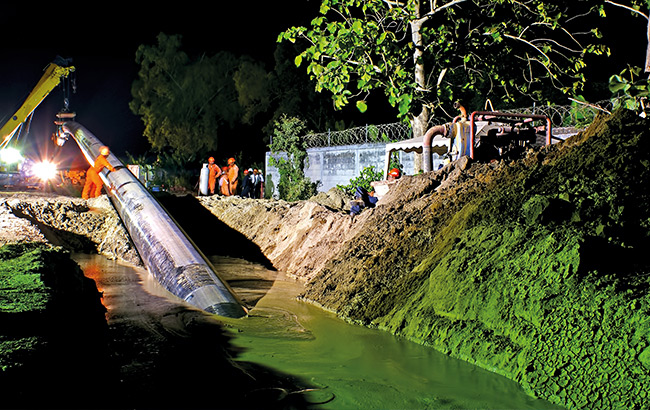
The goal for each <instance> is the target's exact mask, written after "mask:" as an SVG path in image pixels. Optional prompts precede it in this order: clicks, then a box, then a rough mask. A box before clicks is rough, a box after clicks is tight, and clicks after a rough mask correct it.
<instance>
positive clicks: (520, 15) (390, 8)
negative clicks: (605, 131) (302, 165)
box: [278, 0, 606, 135]
mask: <svg viewBox="0 0 650 410" xmlns="http://www.w3.org/2000/svg"><path fill="white" fill-rule="evenodd" d="M597 3H598V2H596V1H595V0H572V1H565V2H549V1H541V0H528V1H519V0H492V1H484V0H430V1H424V0H322V3H321V7H320V15H319V16H317V17H315V18H314V19H313V20H312V22H311V26H310V27H309V28H307V27H292V28H289V29H287V30H286V31H284V32H283V33H281V34H280V35H279V37H278V41H285V40H288V41H292V42H295V41H297V40H299V39H302V40H306V42H307V43H306V46H307V47H306V49H304V50H303V51H302V52H301V53H300V54H299V55H298V56H297V57H296V58H295V63H296V65H298V66H300V65H301V64H302V63H303V62H306V63H307V72H308V73H309V74H310V76H311V78H312V79H313V80H315V82H316V89H317V90H318V91H322V90H329V91H330V92H332V95H333V99H334V104H335V105H336V106H337V107H338V108H341V107H343V106H345V105H347V104H348V103H349V102H350V100H356V106H357V108H358V109H359V110H360V111H365V110H366V109H367V103H366V101H365V99H366V98H367V96H368V95H369V93H370V92H371V91H373V90H377V89H379V90H382V91H383V92H384V94H385V96H386V97H387V99H388V101H389V103H390V104H391V105H392V106H394V107H396V108H398V110H399V115H400V117H402V118H407V119H409V120H410V122H411V126H412V128H413V132H414V135H423V134H424V132H425V131H426V128H427V126H428V121H429V118H430V116H431V114H432V112H434V111H435V110H439V109H444V105H445V104H449V105H450V104H451V103H452V102H453V101H455V100H459V99H465V100H471V99H474V100H476V99H477V98H476V97H477V96H479V95H480V96H481V98H482V99H483V101H484V100H485V99H486V98H492V99H502V100H504V101H509V102H514V101H522V100H528V101H530V100H532V101H539V102H545V101H548V100H549V98H552V96H550V95H549V92H554V93H556V94H559V92H558V91H562V92H569V91H571V90H574V89H579V88H580V87H581V85H582V84H583V82H584V75H583V73H582V69H583V68H584V62H583V60H582V58H583V56H584V55H585V53H604V52H606V50H605V48H604V47H602V46H598V45H592V44H589V42H590V41H592V40H593V39H594V38H595V37H597V36H598V31H597V30H590V29H589V27H587V26H586V25H585V23H584V21H585V19H586V18H587V16H591V15H593V14H594V13H595V11H596V7H595V6H596V5H597Z"/></svg>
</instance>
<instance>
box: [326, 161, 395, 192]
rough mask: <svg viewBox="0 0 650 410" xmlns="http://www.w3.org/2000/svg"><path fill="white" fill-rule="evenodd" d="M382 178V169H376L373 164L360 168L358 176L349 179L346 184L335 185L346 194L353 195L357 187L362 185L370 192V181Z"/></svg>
mask: <svg viewBox="0 0 650 410" xmlns="http://www.w3.org/2000/svg"><path fill="white" fill-rule="evenodd" d="M382 179H384V173H383V171H377V170H376V169H375V166H374V165H371V166H369V167H365V168H364V169H362V170H361V174H360V175H359V176H358V177H356V178H352V179H350V183H349V184H348V185H337V186H336V187H337V188H338V189H340V190H341V191H343V192H345V193H346V194H348V195H354V192H355V190H356V189H357V187H362V188H364V189H365V190H366V191H368V192H370V191H372V190H373V188H372V186H371V185H370V183H371V182H372V181H381V180H382Z"/></svg>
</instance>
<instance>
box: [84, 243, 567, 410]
mask: <svg viewBox="0 0 650 410" xmlns="http://www.w3.org/2000/svg"><path fill="white" fill-rule="evenodd" d="M76 259H77V261H78V262H79V264H80V265H81V266H82V268H83V269H84V271H85V272H87V276H95V279H96V281H98V284H99V285H100V287H103V288H104V289H103V291H104V292H105V293H104V294H105V297H104V299H105V305H108V306H107V307H108V310H109V313H108V318H109V326H113V327H115V326H130V325H129V322H132V325H133V326H134V327H136V328H145V329H146V330H148V332H150V333H151V334H153V335H155V337H154V339H157V340H158V342H157V343H160V340H164V339H165V338H169V337H176V336H178V335H179V334H191V331H188V330H187V329H185V328H184V326H185V325H187V324H188V323H192V322H193V321H196V320H197V318H204V317H205V315H203V314H202V312H193V308H191V307H189V306H186V305H184V304H183V303H182V301H179V300H178V299H177V298H175V297H174V296H173V295H170V294H169V293H167V292H166V291H165V290H164V289H162V288H161V287H160V286H159V285H158V284H157V283H156V282H155V280H153V279H151V278H150V276H149V275H148V274H147V273H146V272H145V271H143V270H141V269H135V270H133V269H132V268H129V267H124V266H121V265H118V264H116V263H114V262H112V261H107V260H105V259H104V258H102V257H99V256H87V255H80V256H78V257H77V258H76ZM212 262H213V264H214V265H215V267H216V269H217V271H218V272H220V274H222V275H223V276H224V277H225V279H226V280H228V282H229V283H230V285H231V287H233V289H234V290H235V292H236V293H237V294H238V295H239V296H240V298H241V299H242V300H243V301H244V302H245V303H246V304H247V305H248V306H251V307H252V309H251V310H250V314H249V316H248V317H247V318H244V319H226V318H218V320H219V322H221V324H222V326H223V325H225V329H226V333H227V334H228V335H229V338H230V339H229V343H231V344H232V345H234V347H235V350H236V351H237V353H236V354H235V356H236V357H237V361H238V362H242V363H254V364H257V365H261V366H263V367H265V368H270V369H273V370H274V371H277V372H278V373H279V374H288V375H291V376H293V377H296V378H298V379H300V380H302V381H303V382H304V383H303V384H304V385H306V386H307V388H305V389H299V390H296V391H291V390H289V389H286V388H278V389H276V391H272V389H265V391H264V394H266V395H268V396H269V399H270V400H281V399H282V398H284V397H287V396H290V395H292V394H300V395H301V396H302V397H303V398H304V399H306V400H307V401H308V402H311V403H319V404H318V405H315V406H314V407H313V408H319V409H359V408H367V409H371V408H372V409H425V408H434V409H459V408H461V409H466V408H481V409H556V408H557V407H555V406H553V405H551V404H549V403H547V402H544V401H541V400H535V399H532V398H531V397H529V396H527V395H526V394H525V393H524V392H523V391H522V390H521V389H520V388H519V386H518V385H517V384H516V383H514V382H512V381H510V380H508V379H505V378H503V377H501V376H498V375H496V374H494V373H491V372H488V371H485V370H482V369H479V368H477V367H475V366H472V365H470V364H468V363H465V362H462V361H459V360H455V359H452V358H449V357H447V356H445V355H443V354H440V353H438V352H436V351H434V350H433V349H431V348H426V347H424V346H420V345H417V344H415V343H411V342H408V341H405V340H401V339H399V338H395V337H393V336H391V335H389V334H387V333H386V332H382V331H378V330H373V329H367V328H363V327H359V326H354V325H350V324H348V323H346V322H344V321H342V320H340V319H338V318H337V317H336V316H334V315H333V314H330V313H328V312H326V311H323V310H322V309H320V308H317V307H315V306H313V305H311V304H308V303H304V302H300V301H298V300H296V298H295V297H296V295H298V294H299V292H300V290H301V286H302V285H301V284H299V283H298V282H296V281H294V280H292V279H290V278H287V277H285V276H284V275H282V274H280V273H278V272H273V271H269V270H267V269H265V268H264V267H262V266H261V265H257V264H253V263H249V262H246V261H243V260H240V259H233V258H222V257H214V258H212ZM102 270H103V271H111V272H113V273H112V274H110V275H106V274H105V273H102ZM121 270H130V271H131V273H130V274H128V275H124V274H119V273H118V274H116V272H120V271H121ZM133 272H136V274H135V275H134V274H133ZM127 277H128V278H130V279H128V280H127V279H125V278H127ZM179 311H181V312H182V314H180V317H181V319H179ZM188 316H191V319H188ZM126 343H127V344H128V342H126ZM155 344H156V343H154V345H155ZM145 350H147V349H145ZM154 350H156V351H158V350H160V348H158V349H154ZM193 353H194V354H195V355H196V353H198V352H193ZM143 354H145V356H147V355H149V356H150V357H149V356H148V357H147V358H146V359H143V360H141V359H137V360H132V361H131V362H129V363H131V366H133V367H134V369H135V370H138V371H140V370H142V367H144V368H148V366H150V367H152V368H153V367H155V364H154V362H155V360H156V359H155V357H154V356H155V355H153V354H149V353H144V352H143ZM206 354H208V353H207V352H206ZM133 362H136V363H135V364H133ZM127 364H128V363H127ZM132 377H134V378H135V377H136V376H132ZM122 378H123V379H126V380H127V382H128V378H129V376H128V375H123V376H122ZM131 394H132V395H135V394H137V393H136V392H132V393H131ZM215 404H216V403H212V406H214V405H215ZM217 406H218V404H217Z"/></svg>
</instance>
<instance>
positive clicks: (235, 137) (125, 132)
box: [0, 0, 645, 167]
mask: <svg viewBox="0 0 650 410" xmlns="http://www.w3.org/2000/svg"><path fill="white" fill-rule="evenodd" d="M319 5H320V2H319V1H317V0H287V1H282V2H265V1H249V2H220V3H218V6H217V7H216V10H215V9H214V7H212V6H208V5H207V4H206V3H202V2H194V1H189V2H183V3H182V4H174V5H171V4H168V5H156V6H150V5H148V6H136V7H134V5H133V3H128V2H112V3H107V4H105V5H104V4H102V5H99V6H97V5H96V4H93V5H92V6H91V5H89V3H83V2H72V3H66V4H65V5H64V6H56V7H48V6H38V7H37V6H34V5H32V4H29V3H19V2H13V3H9V4H6V5H4V6H3V24H2V25H0V38H2V39H3V43H2V57H1V61H2V64H0V120H5V119H7V118H8V116H9V115H11V113H13V112H14V111H15V110H16V109H17V108H18V107H19V105H20V104H21V103H22V101H23V99H24V98H25V97H26V96H27V94H28V93H29V91H30V90H31V89H32V87H33V86H34V85H35V84H36V82H37V81H38V79H39V78H40V76H41V74H42V70H43V69H44V68H45V66H46V65H47V64H48V63H49V62H51V61H52V60H53V59H54V58H55V56H57V55H60V56H63V57H67V58H72V59H73V64H74V65H75V67H76V68H77V71H76V73H75V74H74V76H73V77H74V78H75V80H76V85H77V90H76V93H75V94H72V95H71V99H70V107H71V109H72V110H73V111H75V112H76V113H77V121H78V122H80V123H81V124H83V125H84V126H85V127H87V128H88V129H89V130H90V131H91V132H93V133H94V134H95V135H96V136H98V137H99V138H100V139H101V140H102V141H104V142H105V143H106V144H107V145H109V146H110V147H111V148H112V149H113V151H114V152H115V153H116V154H117V155H118V156H121V157H122V158H125V154H126V153H127V152H128V153H129V154H132V155H134V156H138V155H141V154H144V153H145V152H146V151H147V150H148V148H149V143H148V142H147V140H146V138H144V137H143V136H142V133H143V124H142V122H141V120H140V119H139V118H138V117H137V116H136V115H134V114H133V113H132V112H131V111H130V110H129V107H128V103H129V101H130V100H131V98H132V97H131V86H132V83H133V81H134V79H135V78H136V75H137V72H138V69H139V67H138V66H137V64H136V62H135V52H136V49H137V48H138V46H140V45H142V44H146V45H154V44H155V42H156V36H157V35H158V34H159V33H161V32H164V33H166V34H168V35H174V34H179V35H181V36H182V49H183V51H185V52H186V53H187V54H188V55H189V56H190V58H195V57H197V56H200V55H203V54H205V55H206V56H212V55H215V54H216V53H218V52H219V51H228V52H231V53H233V54H235V55H249V56H251V57H252V58H253V59H254V60H256V61H260V62H262V63H264V64H265V66H266V69H267V70H269V71H270V70H273V69H274V64H275V62H274V53H275V52H276V50H277V47H278V44H277V42H276V38H277V35H278V33H279V32H281V31H282V30H285V29H286V28H288V27H290V26H294V25H308V24H309V21H310V20H311V19H312V18H313V17H314V16H316V15H317V13H318V8H319ZM622 27H625V30H622V29H621V28H622ZM602 28H603V30H602V31H603V33H604V35H605V38H606V40H607V43H608V44H609V45H610V47H611V48H612V56H611V57H610V58H608V59H602V60H600V61H596V60H593V59H591V60H588V64H589V67H590V70H591V72H590V74H589V78H590V80H591V81H590V82H589V84H588V89H587V90H586V91H585V97H586V98H587V100H589V101H597V100H600V99H603V98H607V97H608V91H607V87H606V83H605V82H606V80H607V78H608V77H609V76H610V75H612V74H616V73H618V72H620V71H621V69H623V68H625V67H627V65H628V64H633V65H641V64H642V62H643V57H644V48H645V44H644V40H645V23H644V22H643V21H642V19H638V18H632V17H631V16H630V13H628V12H626V11H623V10H617V9H615V8H610V9H608V19H607V21H606V24H603V25H602ZM289 51H290V50H289ZM289 51H287V50H284V55H285V56H286V60H287V61H285V62H287V63H292V60H293V56H295V54H293V55H292V54H291V53H290V52H289ZM637 60H638V61H637ZM290 65H291V64H287V69H288V66H290ZM291 75H294V76H295V85H296V88H298V87H307V88H309V87H310V85H309V84H308V83H306V82H305V83H303V81H306V75H305V74H304V67H303V68H301V69H295V71H294V72H293V73H292V74H291ZM306 92H307V91H306ZM314 98H316V99H317V100H318V102H317V103H316V102H314V101H312V103H313V104H311V105H310V104H304V105H303V107H304V108H305V110H309V111H310V112H311V113H312V114H313V112H314V111H315V109H314V107H316V106H317V105H318V107H319V109H320V108H322V109H323V111H322V112H321V113H319V115H320V116H321V121H320V122H316V123H315V124H317V125H313V126H311V127H310V130H311V131H314V132H323V131H326V130H327V128H332V127H339V128H345V127H352V126H356V125H363V124H366V123H388V122H393V121H397V118H396V113H395V111H394V110H392V109H390V107H388V105H387V103H385V102H384V101H381V97H379V101H373V103H372V104H369V106H370V107H371V109H370V110H369V111H368V112H367V113H364V114H361V113H359V112H358V111H357V110H356V109H355V108H354V107H348V108H346V109H345V110H344V111H343V112H336V113H335V112H333V111H330V109H331V103H330V100H329V95H327V94H322V95H318V96H316V97H314ZM558 103H559V104H562V103H568V100H566V101H558ZM62 105H63V102H62V93H61V90H55V91H54V92H53V93H52V94H51V95H50V96H49V97H48V98H47V99H46V100H45V102H44V103H43V104H42V105H41V106H40V107H39V108H38V109H37V110H36V112H35V115H34V119H33V121H32V123H31V129H30V134H29V137H28V138H26V139H25V143H27V144H28V145H29V146H30V150H28V153H30V152H31V155H40V156H41V157H43V156H50V157H51V156H54V155H56V156H57V157H58V159H59V160H65V161H64V163H65V164H72V165H79V166H81V167H84V166H85V165H84V164H83V159H82V158H81V156H80V154H79V152H78V149H77V147H76V146H74V144H67V145H66V146H65V147H63V149H57V148H55V147H54V146H53V145H52V144H51V143H50V140H49V136H50V134H51V132H52V131H53V130H54V126H53V124H52V121H53V119H54V115H55V114H56V112H58V111H59V110H60V109H61V107H62ZM477 108H482V107H469V109H477ZM303 114H307V113H303ZM323 118H326V119H327V122H324V121H322V119H323ZM268 121H269V117H268V116H266V117H265V116H260V117H259V118H258V119H257V121H256V122H254V123H252V124H248V125H243V124H241V125H237V126H235V127H233V128H232V129H225V130H223V132H222V134H221V136H220V147H221V148H219V150H220V152H219V154H220V155H221V156H223V157H224V158H228V157H230V156H235V155H237V154H239V156H240V158H243V159H245V160H246V161H247V162H257V163H258V164H261V163H262V161H263V153H264V152H265V151H267V150H268V148H267V144H268V135H269V134H270V132H268V130H266V131H264V127H265V126H266V125H268ZM318 126H320V127H322V128H321V129H316V128H317V127H318ZM222 137H223V138H222ZM222 141H223V143H222ZM221 150H223V151H222V152H221ZM207 155H208V154H207V153H206V156H207ZM243 165H244V166H247V164H243Z"/></svg>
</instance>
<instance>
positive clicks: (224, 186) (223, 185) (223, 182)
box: [219, 166, 230, 196]
mask: <svg viewBox="0 0 650 410" xmlns="http://www.w3.org/2000/svg"><path fill="white" fill-rule="evenodd" d="M219 192H221V195H224V196H230V181H228V166H224V167H223V168H221V177H219Z"/></svg>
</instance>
